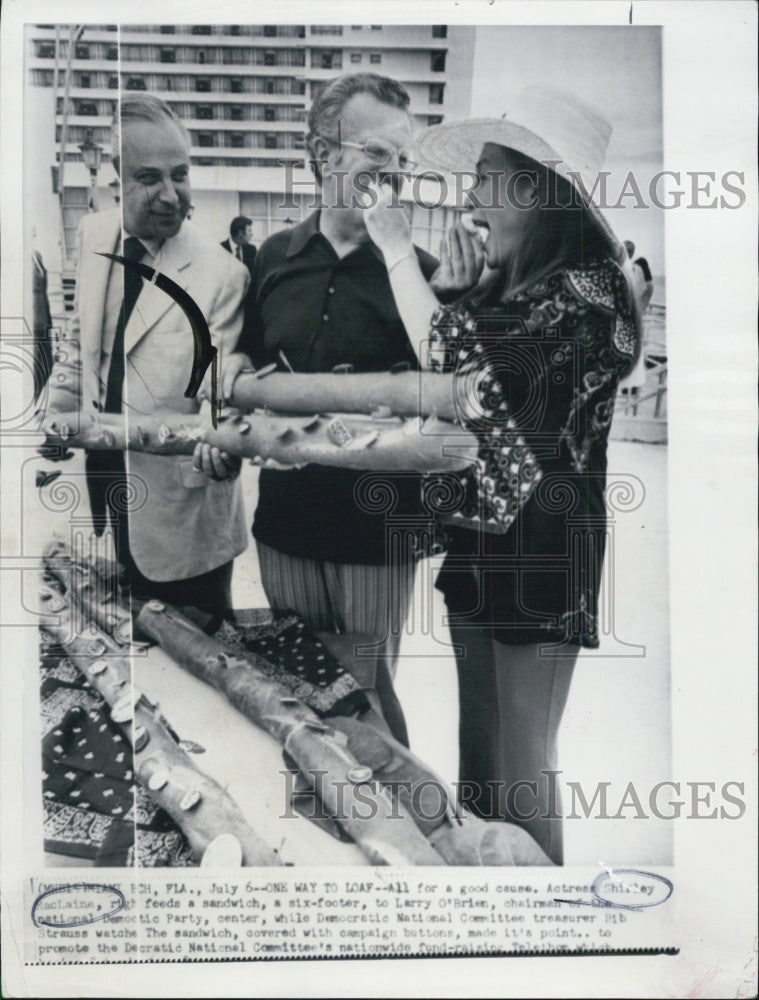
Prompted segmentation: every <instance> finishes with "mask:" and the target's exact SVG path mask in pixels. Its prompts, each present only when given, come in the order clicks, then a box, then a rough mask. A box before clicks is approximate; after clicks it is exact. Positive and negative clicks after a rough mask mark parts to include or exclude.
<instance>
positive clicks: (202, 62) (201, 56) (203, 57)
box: [198, 49, 206, 66]
mask: <svg viewBox="0 0 759 1000" xmlns="http://www.w3.org/2000/svg"><path fill="white" fill-rule="evenodd" d="M205 61H206V53H205V49H198V62H199V63H200V65H201V66H203V65H205Z"/></svg>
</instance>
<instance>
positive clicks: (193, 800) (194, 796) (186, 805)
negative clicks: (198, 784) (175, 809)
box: [179, 788, 200, 812]
mask: <svg viewBox="0 0 759 1000" xmlns="http://www.w3.org/2000/svg"><path fill="white" fill-rule="evenodd" d="M198 802H200V792H199V791H198V790H197V789H196V788H193V789H192V790H191V791H189V792H186V793H185V794H184V795H183V796H182V800H181V802H180V803H179V808H180V809H181V810H182V811H183V812H187V811H188V810H189V809H192V807H193V806H196V805H197V804H198Z"/></svg>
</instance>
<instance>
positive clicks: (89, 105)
mask: <svg viewBox="0 0 759 1000" xmlns="http://www.w3.org/2000/svg"><path fill="white" fill-rule="evenodd" d="M76 113H77V114H78V115H87V116H88V117H91V118H94V117H95V116H96V115H97V113H98V106H97V104H96V103H95V102H94V101H77V102H76Z"/></svg>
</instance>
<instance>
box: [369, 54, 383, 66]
mask: <svg viewBox="0 0 759 1000" xmlns="http://www.w3.org/2000/svg"><path fill="white" fill-rule="evenodd" d="M369 62H370V63H374V64H375V65H376V64H377V63H381V62H382V56H381V55H380V54H379V52H372V53H371V55H370V56H369Z"/></svg>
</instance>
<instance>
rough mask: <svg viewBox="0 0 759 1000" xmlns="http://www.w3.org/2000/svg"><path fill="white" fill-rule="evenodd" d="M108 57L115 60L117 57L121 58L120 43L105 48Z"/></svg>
mask: <svg viewBox="0 0 759 1000" xmlns="http://www.w3.org/2000/svg"><path fill="white" fill-rule="evenodd" d="M105 57H106V59H110V60H111V62H113V61H114V60H115V59H118V58H119V47H118V45H109V46H108V48H107V49H106V50H105Z"/></svg>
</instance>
